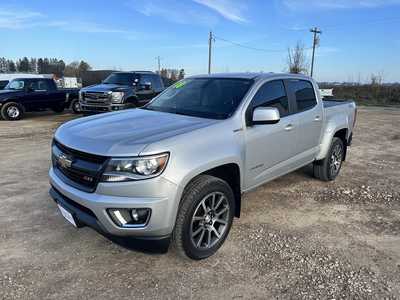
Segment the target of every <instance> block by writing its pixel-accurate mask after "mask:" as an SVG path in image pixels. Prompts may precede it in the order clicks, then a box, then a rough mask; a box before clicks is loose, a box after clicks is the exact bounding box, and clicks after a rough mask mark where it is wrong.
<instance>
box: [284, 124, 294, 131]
mask: <svg viewBox="0 0 400 300" xmlns="http://www.w3.org/2000/svg"><path fill="white" fill-rule="evenodd" d="M292 129H293V125H292V124H288V125H286V127H285V130H286V131H290V130H292Z"/></svg>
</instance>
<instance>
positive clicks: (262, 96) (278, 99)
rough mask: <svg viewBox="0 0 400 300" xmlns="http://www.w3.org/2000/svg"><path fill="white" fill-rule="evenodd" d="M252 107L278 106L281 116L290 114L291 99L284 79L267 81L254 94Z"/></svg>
mask: <svg viewBox="0 0 400 300" xmlns="http://www.w3.org/2000/svg"><path fill="white" fill-rule="evenodd" d="M251 106H252V108H253V109H254V108H257V107H260V106H261V107H276V108H277V109H278V110H279V114H280V116H281V117H285V116H287V115H289V100H288V97H287V95H286V91H285V86H284V84H283V81H282V80H273V81H269V82H267V83H265V84H264V85H263V86H261V87H260V89H259V90H258V91H257V93H256V94H255V95H254V98H253V100H252V104H251Z"/></svg>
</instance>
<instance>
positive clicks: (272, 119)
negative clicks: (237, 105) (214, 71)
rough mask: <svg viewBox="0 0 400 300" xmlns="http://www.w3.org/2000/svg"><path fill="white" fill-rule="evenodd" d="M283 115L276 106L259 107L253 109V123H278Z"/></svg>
mask: <svg viewBox="0 0 400 300" xmlns="http://www.w3.org/2000/svg"><path fill="white" fill-rule="evenodd" d="M280 119H281V117H280V114H279V110H278V109H277V108H275V107H257V108H256V109H255V110H254V111H253V119H252V122H251V123H252V125H262V124H276V123H278V122H279V121H280Z"/></svg>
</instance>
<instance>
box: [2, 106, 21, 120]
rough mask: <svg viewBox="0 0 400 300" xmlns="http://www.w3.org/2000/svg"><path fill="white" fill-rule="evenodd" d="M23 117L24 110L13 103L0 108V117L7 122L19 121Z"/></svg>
mask: <svg viewBox="0 0 400 300" xmlns="http://www.w3.org/2000/svg"><path fill="white" fill-rule="evenodd" d="M23 115H24V108H23V107H22V106H21V105H20V104H18V103H15V102H8V103H6V104H4V105H3V106H2V108H1V117H2V118H3V119H4V120H8V121H17V120H21V119H22V117H23Z"/></svg>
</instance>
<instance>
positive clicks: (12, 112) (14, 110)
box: [7, 106, 20, 119]
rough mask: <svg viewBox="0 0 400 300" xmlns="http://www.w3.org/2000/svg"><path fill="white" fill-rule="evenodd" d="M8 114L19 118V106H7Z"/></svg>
mask: <svg viewBox="0 0 400 300" xmlns="http://www.w3.org/2000/svg"><path fill="white" fill-rule="evenodd" d="M7 115H8V116H9V117H10V118H12V119H15V118H18V116H19V115H20V111H19V108H18V107H16V106H10V107H8V108H7Z"/></svg>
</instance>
